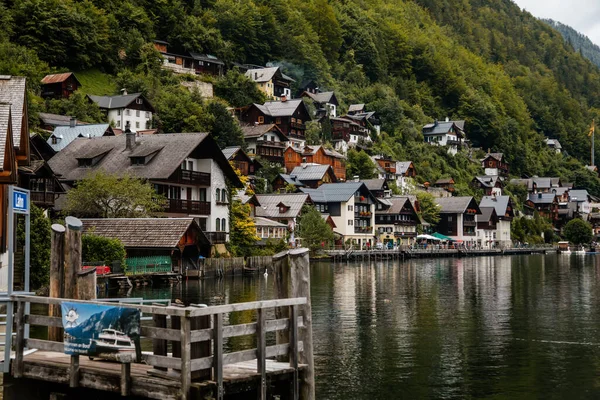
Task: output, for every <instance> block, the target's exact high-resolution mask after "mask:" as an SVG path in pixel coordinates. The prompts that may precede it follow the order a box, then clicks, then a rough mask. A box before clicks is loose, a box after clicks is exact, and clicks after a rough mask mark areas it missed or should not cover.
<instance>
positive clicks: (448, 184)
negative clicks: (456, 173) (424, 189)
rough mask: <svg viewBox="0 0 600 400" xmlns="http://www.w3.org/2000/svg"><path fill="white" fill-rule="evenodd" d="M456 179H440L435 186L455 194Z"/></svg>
mask: <svg viewBox="0 0 600 400" xmlns="http://www.w3.org/2000/svg"><path fill="white" fill-rule="evenodd" d="M455 183H456V182H454V179H453V178H452V177H450V178H440V179H438V180H437V181H435V183H434V184H433V186H434V187H436V188H439V189H442V190H444V191H446V192H449V193H454V184H455Z"/></svg>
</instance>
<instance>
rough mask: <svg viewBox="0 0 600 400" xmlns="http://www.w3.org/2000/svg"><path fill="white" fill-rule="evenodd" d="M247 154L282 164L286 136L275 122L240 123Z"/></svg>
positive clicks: (286, 140)
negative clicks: (258, 123)
mask: <svg viewBox="0 0 600 400" xmlns="http://www.w3.org/2000/svg"><path fill="white" fill-rule="evenodd" d="M242 132H243V133H244V141H245V143H246V146H247V148H248V155H249V156H258V157H260V158H261V159H265V160H267V161H271V162H276V163H278V164H280V165H282V166H283V164H284V159H283V152H284V150H285V148H286V146H287V142H288V141H289V139H288V137H287V136H285V134H284V133H283V132H282V131H281V129H279V128H278V127H277V125H275V124H260V125H242Z"/></svg>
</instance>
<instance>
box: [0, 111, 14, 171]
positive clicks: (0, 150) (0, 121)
mask: <svg viewBox="0 0 600 400" xmlns="http://www.w3.org/2000/svg"><path fill="white" fill-rule="evenodd" d="M10 109H11V107H10V104H7V103H0V171H4V154H5V152H6V139H7V135H8V133H9V132H10V129H11V127H10V125H11V113H10Z"/></svg>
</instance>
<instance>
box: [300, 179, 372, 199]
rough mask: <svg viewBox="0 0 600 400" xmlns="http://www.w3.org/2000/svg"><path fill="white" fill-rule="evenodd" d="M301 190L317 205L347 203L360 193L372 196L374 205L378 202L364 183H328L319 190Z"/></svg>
mask: <svg viewBox="0 0 600 400" xmlns="http://www.w3.org/2000/svg"><path fill="white" fill-rule="evenodd" d="M300 190H302V191H303V192H304V193H308V194H310V198H311V199H312V200H313V201H314V202H315V203H339V202H346V201H348V200H350V198H351V197H352V196H354V193H356V192H358V191H361V192H363V193H365V194H367V195H368V196H370V197H371V200H372V201H373V202H374V203H376V202H377V199H376V198H375V196H373V194H372V193H371V192H370V191H369V189H368V188H367V186H366V185H365V184H364V183H363V182H343V183H326V184H323V185H321V186H319V187H318V188H317V189H307V188H302V189H300Z"/></svg>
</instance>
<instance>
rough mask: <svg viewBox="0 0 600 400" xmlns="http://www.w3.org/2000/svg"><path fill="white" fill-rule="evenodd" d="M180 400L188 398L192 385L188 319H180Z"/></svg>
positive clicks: (190, 339) (190, 341) (185, 317)
mask: <svg viewBox="0 0 600 400" xmlns="http://www.w3.org/2000/svg"><path fill="white" fill-rule="evenodd" d="M180 332H181V392H182V393H181V400H187V399H189V396H190V386H191V383H192V379H191V377H192V369H191V367H192V363H191V361H192V360H191V353H192V337H191V335H192V333H191V328H190V317H188V315H186V316H184V317H181V328H180Z"/></svg>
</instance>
